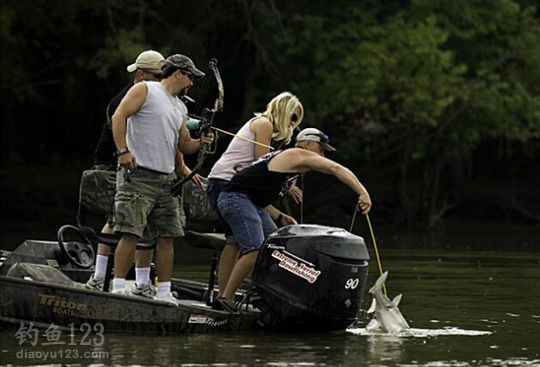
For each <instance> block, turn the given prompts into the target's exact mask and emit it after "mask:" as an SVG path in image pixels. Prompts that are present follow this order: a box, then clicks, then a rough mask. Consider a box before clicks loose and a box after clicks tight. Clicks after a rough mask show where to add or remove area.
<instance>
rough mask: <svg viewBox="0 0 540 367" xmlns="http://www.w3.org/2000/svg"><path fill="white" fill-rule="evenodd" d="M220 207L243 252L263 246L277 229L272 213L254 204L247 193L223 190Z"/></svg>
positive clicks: (219, 201) (219, 200) (219, 202)
mask: <svg viewBox="0 0 540 367" xmlns="http://www.w3.org/2000/svg"><path fill="white" fill-rule="evenodd" d="M218 209H219V211H220V213H221V215H222V216H223V218H225V220H226V221H227V223H228V224H229V226H230V228H231V229H232V232H233V234H234V238H235V239H236V242H237V243H238V245H239V246H240V248H241V249H242V253H243V254H245V253H247V252H250V251H253V250H258V249H259V248H261V246H262V245H263V243H264V240H265V239H266V238H267V237H268V236H269V235H270V233H272V232H274V231H275V230H276V229H277V226H276V224H275V223H274V221H273V220H272V218H271V217H270V214H268V212H267V211H266V210H264V209H263V208H261V207H260V206H257V205H255V204H253V202H252V201H251V200H250V199H249V198H248V197H247V195H246V194H242V193H239V192H226V191H223V192H221V194H220V195H219V198H218Z"/></svg>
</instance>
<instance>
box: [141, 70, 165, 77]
mask: <svg viewBox="0 0 540 367" xmlns="http://www.w3.org/2000/svg"><path fill="white" fill-rule="evenodd" d="M141 70H142V71H143V72H145V73H147V74H150V75H152V76H153V77H154V78H156V79H161V78H162V77H163V73H154V72H153V71H150V70H146V69H141Z"/></svg>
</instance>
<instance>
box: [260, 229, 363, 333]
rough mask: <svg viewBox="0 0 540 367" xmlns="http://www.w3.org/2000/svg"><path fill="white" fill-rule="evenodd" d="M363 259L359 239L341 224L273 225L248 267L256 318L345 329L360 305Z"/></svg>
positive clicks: (280, 325)
mask: <svg viewBox="0 0 540 367" xmlns="http://www.w3.org/2000/svg"><path fill="white" fill-rule="evenodd" d="M368 260H369V255H368V252H367V249H366V245H365V242H364V239H363V238H362V237H359V236H355V235H353V234H351V233H349V232H347V231H346V230H344V229H341V228H335V227H326V226H320V225H305V224H304V225H293V226H287V227H283V228H280V229H278V230H277V231H275V232H274V233H272V234H271V235H270V236H269V237H268V239H267V240H266V241H265V243H264V245H263V246H262V248H261V250H260V252H259V255H258V258H257V263H256V265H255V269H254V271H253V277H252V280H253V283H254V284H255V286H256V289H257V292H258V293H259V294H260V297H261V298H260V300H259V301H258V302H257V303H256V306H257V307H258V308H259V309H261V311H262V312H261V315H262V316H261V320H260V322H261V323H263V324H264V325H265V326H267V327H271V328H276V329H282V330H283V329H287V330H332V329H344V328H346V327H347V326H349V325H350V324H352V323H353V322H354V321H356V319H357V316H358V311H359V310H360V306H361V304H362V298H363V295H364V291H365V287H366V279H367V272H368Z"/></svg>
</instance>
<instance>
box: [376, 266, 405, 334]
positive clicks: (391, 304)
mask: <svg viewBox="0 0 540 367" xmlns="http://www.w3.org/2000/svg"><path fill="white" fill-rule="evenodd" d="M387 277H388V272H387V271H386V272H384V274H382V275H381V276H380V277H379V279H377V281H376V282H375V285H374V286H373V287H371V288H370V290H369V293H371V294H373V302H372V303H371V307H370V308H369V310H368V311H367V312H368V313H375V317H374V318H373V320H371V321H370V322H369V324H368V325H367V326H366V329H367V330H370V331H377V330H380V331H383V332H388V333H399V332H401V331H403V330H406V329H408V328H409V324H407V321H406V320H405V318H404V317H403V315H402V314H401V312H400V311H399V308H398V305H399V302H400V301H401V294H400V295H398V296H396V297H395V298H394V299H393V300H392V301H390V299H389V298H388V297H387V296H386V295H385V294H384V293H383V285H384V283H385V282H386V278H387Z"/></svg>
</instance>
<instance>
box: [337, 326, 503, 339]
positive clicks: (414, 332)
mask: <svg viewBox="0 0 540 367" xmlns="http://www.w3.org/2000/svg"><path fill="white" fill-rule="evenodd" d="M347 332H349V333H352V334H355V335H362V336H374V335H389V334H388V333H383V332H373V331H369V330H366V329H365V328H352V329H347ZM491 334H493V333H492V332H491V331H483V330H465V329H460V328H457V327H451V326H447V327H444V328H442V329H417V328H410V329H408V330H405V331H402V332H400V333H397V334H392V335H395V336H398V337H413V338H427V337H431V336H452V335H461V336H483V335H491Z"/></svg>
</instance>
